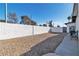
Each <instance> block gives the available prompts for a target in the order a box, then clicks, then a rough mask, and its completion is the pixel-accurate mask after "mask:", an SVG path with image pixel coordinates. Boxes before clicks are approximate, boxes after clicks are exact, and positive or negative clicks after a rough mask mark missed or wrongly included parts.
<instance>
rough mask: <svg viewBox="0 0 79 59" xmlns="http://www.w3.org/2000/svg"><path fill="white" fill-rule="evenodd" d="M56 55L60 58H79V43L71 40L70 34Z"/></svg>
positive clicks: (57, 49)
mask: <svg viewBox="0 0 79 59" xmlns="http://www.w3.org/2000/svg"><path fill="white" fill-rule="evenodd" d="M55 53H56V54H57V55H60V56H79V41H78V40H71V38H70V36H69V34H68V35H67V36H66V37H65V38H64V40H63V42H62V43H61V44H60V45H59V46H58V47H57V48H56V51H55Z"/></svg>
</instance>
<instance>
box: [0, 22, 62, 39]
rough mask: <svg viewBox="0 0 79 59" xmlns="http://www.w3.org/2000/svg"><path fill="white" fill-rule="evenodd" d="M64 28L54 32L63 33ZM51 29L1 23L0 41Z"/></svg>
mask: <svg viewBox="0 0 79 59" xmlns="http://www.w3.org/2000/svg"><path fill="white" fill-rule="evenodd" d="M62 29H63V28H52V32H62ZM49 30H50V27H43V26H31V25H22V24H10V23H0V40H1V39H10V38H16V37H23V36H29V35H36V34H42V33H47V32H49Z"/></svg>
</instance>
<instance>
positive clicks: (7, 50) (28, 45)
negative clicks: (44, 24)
mask: <svg viewBox="0 0 79 59" xmlns="http://www.w3.org/2000/svg"><path fill="white" fill-rule="evenodd" d="M64 36H65V34H64V33H59V34H57V33H56V34H55V33H54V34H53V33H44V34H39V35H33V36H26V37H19V38H13V39H7V40H0V55H2V56H19V55H23V56H24V55H29V56H33V55H34V56H36V55H37V56H39V55H43V54H46V53H49V52H54V50H55V49H56V47H57V46H58V45H59V44H60V43H61V42H62V40H63V38H64Z"/></svg>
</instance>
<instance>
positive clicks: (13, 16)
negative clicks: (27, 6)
mask: <svg viewBox="0 0 79 59" xmlns="http://www.w3.org/2000/svg"><path fill="white" fill-rule="evenodd" d="M7 17H8V22H9V23H17V15H16V13H9V14H8V16H7Z"/></svg>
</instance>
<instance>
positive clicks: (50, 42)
mask: <svg viewBox="0 0 79 59" xmlns="http://www.w3.org/2000/svg"><path fill="white" fill-rule="evenodd" d="M65 35H66V34H65V33H62V34H59V35H57V36H53V37H49V38H47V39H46V40H45V41H43V42H40V43H39V44H37V45H35V46H33V47H32V48H31V50H30V51H28V52H25V53H24V54H22V55H21V56H41V55H43V54H46V53H49V52H54V51H55V50H56V48H57V46H58V45H59V44H60V43H61V42H62V41H63V39H64V36H65Z"/></svg>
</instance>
